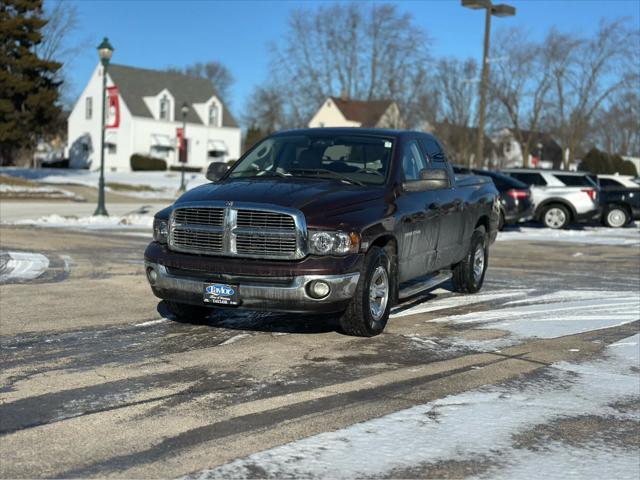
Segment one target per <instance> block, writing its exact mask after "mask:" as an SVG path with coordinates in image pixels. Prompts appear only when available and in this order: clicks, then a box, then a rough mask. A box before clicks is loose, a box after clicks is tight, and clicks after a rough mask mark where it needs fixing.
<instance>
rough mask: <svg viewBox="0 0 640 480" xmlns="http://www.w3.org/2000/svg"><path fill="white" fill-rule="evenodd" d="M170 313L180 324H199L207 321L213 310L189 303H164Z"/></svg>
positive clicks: (166, 301)
mask: <svg viewBox="0 0 640 480" xmlns="http://www.w3.org/2000/svg"><path fill="white" fill-rule="evenodd" d="M164 304H165V306H166V307H167V310H169V313H170V314H171V315H173V316H174V317H175V319H176V320H177V321H179V322H191V323H197V322H201V321H203V320H205V319H206V318H207V317H208V316H209V315H211V313H212V309H211V308H209V307H205V306H202V307H201V306H198V305H189V304H187V303H178V302H170V301H168V300H165V301H164Z"/></svg>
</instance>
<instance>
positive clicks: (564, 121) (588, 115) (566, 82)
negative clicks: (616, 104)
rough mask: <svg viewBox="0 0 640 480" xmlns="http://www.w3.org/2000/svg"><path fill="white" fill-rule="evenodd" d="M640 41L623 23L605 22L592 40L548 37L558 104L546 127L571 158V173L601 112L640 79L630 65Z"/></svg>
mask: <svg viewBox="0 0 640 480" xmlns="http://www.w3.org/2000/svg"><path fill="white" fill-rule="evenodd" d="M638 35H639V34H638V30H637V29H634V28H630V27H629V25H628V22H627V21H626V20H624V19H621V20H615V21H604V20H603V21H601V22H600V27H599V30H598V31H597V33H596V34H595V36H593V37H592V38H587V39H585V38H579V37H576V36H575V35H570V34H561V33H559V32H558V31H556V30H552V31H551V32H550V33H549V35H548V36H547V38H546V40H545V44H544V47H543V51H544V55H546V56H547V61H548V62H549V65H550V70H551V78H552V82H553V89H552V92H553V95H552V100H553V101H552V104H551V106H550V108H549V109H548V111H547V116H546V118H545V121H546V124H547V125H548V126H549V127H550V129H552V130H553V131H554V133H555V134H556V136H557V137H558V140H559V141H560V145H561V146H562V150H563V152H566V153H564V167H565V168H568V167H569V163H570V162H571V161H572V160H573V158H574V156H575V154H576V150H578V149H579V148H580V147H583V146H584V145H585V143H586V141H587V139H588V137H589V136H590V134H591V129H590V126H591V124H592V121H593V119H594V118H595V115H596V114H597V112H598V111H599V109H600V108H601V107H603V105H604V104H605V103H606V101H607V100H609V99H610V98H611V97H612V95H614V94H615V93H616V92H618V91H620V90H621V89H622V88H624V86H625V85H626V84H628V82H629V81H630V77H634V76H637V75H638V71H637V67H635V68H631V69H629V64H628V62H629V58H634V57H635V55H636V54H637V53H636V52H635V51H634V49H635V48H637V45H638V44H637V39H638Z"/></svg>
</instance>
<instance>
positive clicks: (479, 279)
mask: <svg viewBox="0 0 640 480" xmlns="http://www.w3.org/2000/svg"><path fill="white" fill-rule="evenodd" d="M488 262H489V246H488V243H487V234H486V232H485V229H484V227H482V226H481V227H478V228H477V229H476V230H475V231H474V232H473V235H472V236H471V245H470V247H469V252H468V253H467V255H466V256H465V257H464V259H462V261H461V262H460V263H458V264H456V265H454V267H453V290H454V291H456V292H460V293H476V292H477V291H478V290H480V289H481V288H482V284H483V283H484V275H485V273H486V271H487V265H488Z"/></svg>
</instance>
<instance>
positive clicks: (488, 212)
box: [144, 128, 500, 336]
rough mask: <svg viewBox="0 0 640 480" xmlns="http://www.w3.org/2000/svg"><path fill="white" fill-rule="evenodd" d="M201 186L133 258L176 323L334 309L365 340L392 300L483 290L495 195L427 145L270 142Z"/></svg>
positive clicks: (283, 136) (321, 132) (374, 140)
mask: <svg viewBox="0 0 640 480" xmlns="http://www.w3.org/2000/svg"><path fill="white" fill-rule="evenodd" d="M207 178H208V179H209V180H212V182H213V183H210V184H207V185H202V186H200V187H197V188H194V189H193V190H190V191H188V192H187V193H185V194H184V195H182V196H181V197H180V198H179V199H178V200H177V201H176V202H175V204H174V205H172V206H171V207H169V208H166V209H164V210H162V211H160V212H158V213H157V214H156V218H155V222H154V241H153V242H152V243H151V244H150V245H149V246H148V247H147V249H146V251H145V255H144V256H145V265H146V271H147V278H148V280H149V283H150V284H151V288H152V290H153V293H154V294H155V295H156V296H157V297H159V298H161V299H163V300H165V303H166V305H167V308H168V309H169V311H170V312H171V313H172V314H173V315H175V316H176V317H178V318H183V319H189V318H192V319H193V318H197V317H204V316H207V315H208V314H209V313H211V308H212V307H219V308H248V309H259V310H269V311H286V312H313V313H323V312H332V313H333V312H339V314H340V323H341V326H342V328H343V330H344V331H345V332H346V333H348V334H351V335H359V336H372V335H376V334H379V333H380V332H382V330H383V329H384V327H385V325H386V323H387V319H388V318H389V311H390V309H391V307H392V306H393V305H394V304H396V303H397V302H399V301H401V300H404V299H406V298H409V297H412V296H415V295H417V294H418V293H420V292H423V291H424V290H427V289H429V288H433V287H435V286H436V285H439V284H441V283H444V282H446V281H447V280H449V279H452V285H453V288H454V290H455V291H458V292H467V293H474V292H476V291H478V290H479V289H480V287H481V286H482V282H483V280H484V275H485V271H486V268H487V260H488V250H489V245H490V244H491V243H493V241H494V240H495V238H496V232H497V227H498V219H499V212H500V207H499V204H498V201H497V198H498V192H497V191H496V189H495V187H494V185H493V183H492V182H491V180H490V179H488V178H484V177H477V176H473V175H466V176H457V177H456V176H454V174H453V170H452V168H451V165H450V164H449V162H448V161H447V157H446V154H445V152H444V150H443V148H442V146H441V145H440V143H439V142H438V141H437V140H436V139H435V138H434V137H433V136H432V135H429V134H426V133H420V132H408V131H393V130H373V129H372V130H367V129H359V128H358V129H356V128H323V129H307V130H294V131H287V132H281V133H277V134H274V135H272V136H270V137H268V138H266V139H264V140H263V141H261V142H260V143H258V144H257V145H256V146H255V147H254V148H252V149H251V150H250V151H249V152H247V153H246V154H245V155H243V156H242V158H240V160H238V161H237V162H236V163H235V164H234V165H233V167H231V169H230V170H228V171H227V170H225V167H223V166H222V164H215V163H214V164H212V165H211V166H210V168H209V171H208V172H207Z"/></svg>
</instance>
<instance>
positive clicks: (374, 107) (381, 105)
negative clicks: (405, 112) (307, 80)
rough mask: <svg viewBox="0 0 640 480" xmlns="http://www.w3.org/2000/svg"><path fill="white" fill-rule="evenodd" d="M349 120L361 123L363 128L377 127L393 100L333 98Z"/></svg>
mask: <svg viewBox="0 0 640 480" xmlns="http://www.w3.org/2000/svg"><path fill="white" fill-rule="evenodd" d="M331 100H333V103H335V104H336V107H338V109H339V110H340V111H341V112H342V115H344V117H345V118H346V119H347V120H350V121H352V122H359V123H360V124H361V126H362V127H375V126H376V124H377V123H378V121H379V120H380V118H381V117H382V116H383V115H384V113H385V112H386V111H387V109H388V108H389V107H390V106H391V104H392V103H393V101H392V100H344V99H342V98H338V97H331Z"/></svg>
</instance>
